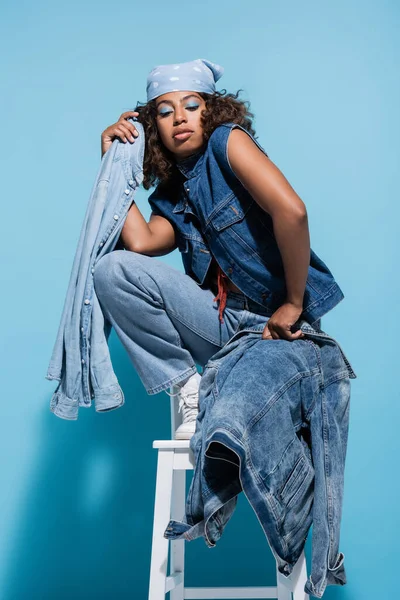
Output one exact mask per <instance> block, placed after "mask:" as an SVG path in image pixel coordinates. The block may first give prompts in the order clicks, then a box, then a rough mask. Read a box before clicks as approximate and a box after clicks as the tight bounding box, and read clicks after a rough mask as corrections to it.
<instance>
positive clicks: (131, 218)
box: [120, 202, 176, 256]
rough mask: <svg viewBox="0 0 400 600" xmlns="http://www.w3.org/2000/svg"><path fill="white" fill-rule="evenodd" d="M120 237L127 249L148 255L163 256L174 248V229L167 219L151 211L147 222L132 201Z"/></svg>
mask: <svg viewBox="0 0 400 600" xmlns="http://www.w3.org/2000/svg"><path fill="white" fill-rule="evenodd" d="M120 239H121V241H122V243H123V245H124V247H125V248H126V249H127V250H131V251H132V252H138V253H139V254H147V255H148V256H163V255H164V254H169V252H172V250H175V248H176V239H175V230H174V228H173V227H172V225H171V223H170V222H169V221H168V219H165V218H164V217H162V216H161V215H155V214H153V213H151V215H150V220H149V222H147V221H146V219H145V218H144V216H143V215H142V213H141V212H140V210H139V209H138V207H137V206H136V204H135V203H134V202H133V204H132V206H131V207H130V209H129V211H128V214H127V216H126V220H125V223H124V226H123V228H122V231H121V236H120Z"/></svg>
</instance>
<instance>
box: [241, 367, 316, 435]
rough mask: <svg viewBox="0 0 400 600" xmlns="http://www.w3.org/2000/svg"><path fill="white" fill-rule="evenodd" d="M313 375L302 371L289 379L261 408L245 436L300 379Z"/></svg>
mask: <svg viewBox="0 0 400 600" xmlns="http://www.w3.org/2000/svg"><path fill="white" fill-rule="evenodd" d="M310 376H311V373H310V371H302V372H298V373H296V375H294V376H293V377H292V378H291V379H289V381H286V382H285V383H284V384H283V385H282V387H280V388H279V389H278V390H277V391H276V392H275V393H274V394H273V395H272V396H271V398H270V399H269V400H268V401H267V404H266V405H264V406H263V408H261V409H260V410H259V412H258V413H257V414H256V415H254V417H253V418H252V420H251V421H250V424H249V425H248V426H247V428H246V431H245V435H247V434H248V432H249V431H250V429H251V428H252V427H253V426H254V425H255V423H257V421H259V420H260V419H262V418H263V417H264V416H265V415H266V414H267V412H268V411H269V410H270V409H271V408H272V406H273V405H274V404H275V403H276V402H277V401H278V400H279V398H280V397H281V396H282V395H283V394H284V393H285V392H286V391H287V390H288V389H289V388H290V387H292V386H293V385H294V384H295V383H297V382H298V381H299V380H300V379H302V378H303V377H310Z"/></svg>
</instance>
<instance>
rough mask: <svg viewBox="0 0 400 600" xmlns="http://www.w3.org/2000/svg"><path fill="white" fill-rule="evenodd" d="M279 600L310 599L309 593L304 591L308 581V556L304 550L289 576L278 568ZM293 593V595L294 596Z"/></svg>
mask: <svg viewBox="0 0 400 600" xmlns="http://www.w3.org/2000/svg"><path fill="white" fill-rule="evenodd" d="M276 580H277V588H278V600H292V598H293V600H309V595H308V594H307V593H306V592H305V591H304V586H305V584H306V581H307V568H306V558H305V555H304V551H303V552H302V553H301V554H300V556H299V559H298V561H297V563H296V564H295V566H294V568H293V571H292V572H291V574H290V575H289V577H285V576H284V575H282V573H280V572H279V571H278V568H277V569H276ZM292 594H293V596H292Z"/></svg>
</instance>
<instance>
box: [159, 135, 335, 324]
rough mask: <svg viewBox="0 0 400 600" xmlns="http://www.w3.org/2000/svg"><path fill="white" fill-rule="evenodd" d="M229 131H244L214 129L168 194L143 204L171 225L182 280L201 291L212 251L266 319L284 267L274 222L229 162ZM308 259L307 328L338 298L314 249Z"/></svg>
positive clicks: (281, 295)
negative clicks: (187, 279) (265, 312)
mask: <svg viewBox="0 0 400 600" xmlns="http://www.w3.org/2000/svg"><path fill="white" fill-rule="evenodd" d="M234 127H239V128H240V129H242V130H243V131H246V130H245V129H244V128H243V127H242V126H240V125H238V124H236V123H223V124H221V125H219V126H218V127H216V128H215V129H214V131H213V132H212V134H211V136H210V138H209V140H208V143H207V146H206V149H205V150H202V151H200V152H197V153H196V154H193V155H191V156H189V157H188V158H186V159H184V160H183V161H181V162H179V163H177V167H178V169H179V171H180V174H179V176H180V181H179V180H178V182H177V183H176V185H174V186H173V187H172V186H171V187H170V188H169V189H167V188H166V186H162V185H161V184H159V185H158V186H157V187H156V189H155V190H154V192H153V193H152V194H151V195H150V196H149V198H148V200H149V204H150V206H151V208H152V210H153V213H154V214H157V215H161V216H163V217H165V218H166V219H168V220H169V221H170V222H171V224H172V225H173V227H174V229H175V233H176V241H177V246H178V249H179V251H180V252H181V256H182V262H183V266H184V270H185V273H186V274H187V275H189V276H190V277H192V279H194V280H195V281H196V283H197V284H198V285H200V286H201V285H202V284H203V283H204V280H205V277H206V274H207V271H208V268H209V266H210V263H211V254H212V255H213V256H214V257H215V260H216V261H217V263H218V264H219V265H220V267H221V269H222V271H223V272H224V273H226V274H227V276H228V277H229V278H230V279H231V280H232V282H233V283H234V284H235V285H236V286H237V287H238V288H239V289H241V290H242V292H243V293H244V294H246V296H248V297H249V298H251V299H252V300H254V301H255V302H257V303H258V304H260V305H262V306H263V307H265V308H267V309H269V310H270V314H271V315H272V314H273V313H274V312H275V311H276V310H277V309H278V308H279V306H280V305H281V304H282V303H283V302H284V300H285V297H286V294H287V290H286V281H285V274H284V267H283V262H282V258H281V254H280V251H279V247H278V244H277V241H276V238H275V235H274V231H273V221H272V217H271V216H270V215H269V214H268V213H267V212H266V211H265V210H264V209H263V208H261V206H260V205H259V204H258V203H257V202H256V201H255V200H254V199H253V197H252V196H251V195H250V193H249V192H248V191H247V190H246V188H245V187H244V186H243V184H242V183H241V182H240V181H239V179H238V178H237V176H236V175H235V173H234V172H233V170H232V168H231V166H230V164H229V161H228V154H227V142H228V137H229V133H230V132H231V130H232V129H233V128H234ZM246 133H247V134H248V135H249V136H250V137H251V139H252V140H253V141H254V142H255V144H257V146H258V147H259V148H260V150H261V151H262V152H263V153H264V154H266V152H265V150H264V149H263V148H262V147H261V146H260V144H259V143H258V142H257V141H256V140H255V139H254V137H253V136H252V135H251V134H250V133H249V132H248V131H246ZM310 255H311V256H310V265H309V268H308V276H307V282H306V287H305V292H304V298H303V312H302V313H301V315H300V317H299V318H303V319H305V320H307V321H308V322H309V323H311V324H312V323H314V322H316V321H317V320H318V319H320V318H321V317H322V316H323V315H324V314H326V313H327V312H328V311H329V310H331V309H332V308H334V306H336V304H338V302H340V301H341V300H343V298H344V294H343V292H342V290H341V289H340V287H339V285H338V284H337V283H336V281H335V279H334V277H333V275H332V273H331V271H330V270H329V269H328V267H327V266H326V264H325V263H324V262H323V261H322V260H321V259H320V258H319V257H318V256H317V255H316V254H315V252H314V251H313V250H311V251H310Z"/></svg>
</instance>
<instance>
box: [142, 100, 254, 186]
mask: <svg viewBox="0 0 400 600" xmlns="http://www.w3.org/2000/svg"><path fill="white" fill-rule="evenodd" d="M240 91H241V90H238V91H237V92H236V94H228V93H227V92H226V90H225V89H223V90H221V91H220V92H218V91H216V92H214V93H213V94H206V93H204V92H197V93H198V94H199V96H201V97H202V98H203V100H205V103H206V108H205V109H204V110H202V113H201V121H200V122H201V125H202V128H203V138H204V142H207V141H208V139H209V137H210V135H211V134H212V132H213V131H214V129H215V128H216V127H218V125H221V123H237V124H238V125H241V126H242V127H243V128H244V129H246V131H248V132H249V133H250V134H251V135H253V136H254V137H255V130H254V129H253V127H252V118H253V117H254V114H253V113H251V112H250V111H249V106H250V102H249V101H248V100H244V101H241V100H238V95H239V92H240ZM134 110H135V111H137V112H138V113H139V116H138V117H137V120H138V121H139V122H140V123H141V124H142V125H143V128H144V133H145V153H144V161H143V187H144V188H145V189H146V190H148V189H149V188H150V187H151V186H152V185H157V184H158V183H160V184H162V185H169V184H172V183H174V182H176V179H177V176H178V174H179V170H178V168H177V166H176V162H175V158H174V155H173V154H172V152H170V151H169V150H168V149H167V148H166V147H165V146H164V144H163V143H162V142H161V139H160V136H159V133H158V128H157V123H156V117H157V110H156V99H153V100H150V102H147V103H145V104H144V103H143V102H138V103H137V106H136V108H135V109H134Z"/></svg>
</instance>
